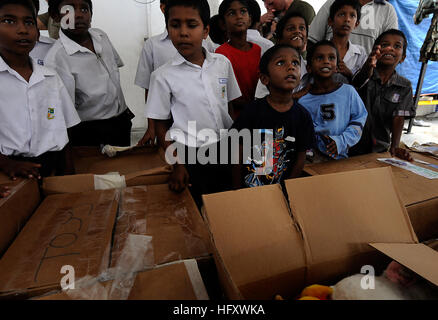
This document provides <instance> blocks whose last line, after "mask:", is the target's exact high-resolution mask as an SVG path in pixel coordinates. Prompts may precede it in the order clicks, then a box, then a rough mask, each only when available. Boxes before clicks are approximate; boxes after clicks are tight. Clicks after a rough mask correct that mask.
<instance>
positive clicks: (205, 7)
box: [164, 0, 210, 27]
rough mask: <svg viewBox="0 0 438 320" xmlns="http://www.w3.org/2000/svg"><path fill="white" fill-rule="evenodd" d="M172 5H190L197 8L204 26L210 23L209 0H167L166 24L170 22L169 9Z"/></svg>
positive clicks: (165, 10)
mask: <svg viewBox="0 0 438 320" xmlns="http://www.w3.org/2000/svg"><path fill="white" fill-rule="evenodd" d="M172 7H189V8H193V9H196V10H197V11H198V12H199V16H200V17H201V20H202V23H203V24H204V27H207V26H208V25H210V5H209V4H208V1H207V0H167V4H166V8H165V9H164V17H165V19H166V26H167V23H168V22H169V11H170V9H171V8H172Z"/></svg>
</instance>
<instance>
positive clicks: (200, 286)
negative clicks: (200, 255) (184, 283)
mask: <svg viewBox="0 0 438 320" xmlns="http://www.w3.org/2000/svg"><path fill="white" fill-rule="evenodd" d="M184 265H185V267H186V270H187V273H188V274H189V278H190V282H191V283H192V287H193V291H194V292H195V295H196V299H198V300H209V297H208V294H207V290H206V289H205V286H204V281H202V277H201V274H200V273H199V269H198V264H197V263H196V260H195V259H190V260H184Z"/></svg>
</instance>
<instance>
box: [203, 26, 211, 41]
mask: <svg viewBox="0 0 438 320" xmlns="http://www.w3.org/2000/svg"><path fill="white" fill-rule="evenodd" d="M209 33H210V26H209V25H208V26H205V27H204V34H203V35H202V39H204V40H205V39H207V37H208V34H209Z"/></svg>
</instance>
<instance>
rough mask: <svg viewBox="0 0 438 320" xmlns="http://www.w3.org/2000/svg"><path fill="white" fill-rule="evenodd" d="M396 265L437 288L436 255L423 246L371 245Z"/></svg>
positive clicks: (437, 257)
mask: <svg viewBox="0 0 438 320" xmlns="http://www.w3.org/2000/svg"><path fill="white" fill-rule="evenodd" d="M371 245H372V246H373V247H374V248H376V249H377V250H379V251H381V252H383V253H384V254H386V255H387V256H389V257H391V258H392V259H394V260H395V261H397V262H398V263H400V264H402V265H404V266H405V267H407V268H409V269H411V270H412V271H414V272H415V273H417V274H418V275H420V276H422V277H423V278H424V279H426V280H429V281H430V282H432V283H433V284H435V285H437V286H438V253H437V252H436V251H435V250H434V249H432V248H430V247H428V246H426V245H424V244H406V243H372V244H371Z"/></svg>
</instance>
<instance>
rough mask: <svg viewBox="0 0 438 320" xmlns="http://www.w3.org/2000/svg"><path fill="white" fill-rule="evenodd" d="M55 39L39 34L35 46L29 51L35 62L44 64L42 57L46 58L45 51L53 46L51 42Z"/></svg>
mask: <svg viewBox="0 0 438 320" xmlns="http://www.w3.org/2000/svg"><path fill="white" fill-rule="evenodd" d="M55 41H56V40H54V39H52V38H48V37H44V36H40V38H39V40H38V41H37V42H36V44H35V47H34V48H33V50H32V51H31V52H30V53H29V56H30V57H31V58H32V59H35V60H36V62H37V63H38V64H39V65H40V66H43V65H44V59H45V58H46V55H47V53H48V52H49V50H50V49H51V48H52V47H53V44H54V43H55Z"/></svg>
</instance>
